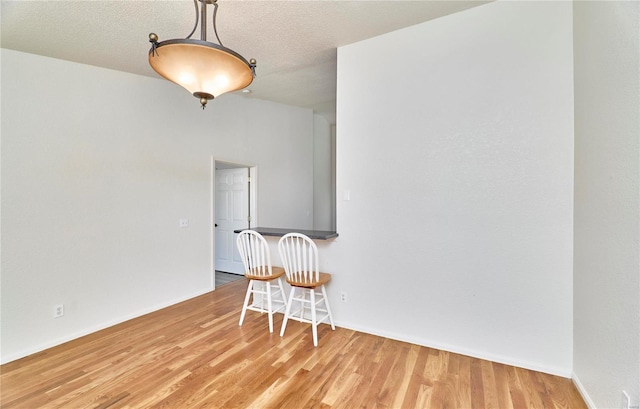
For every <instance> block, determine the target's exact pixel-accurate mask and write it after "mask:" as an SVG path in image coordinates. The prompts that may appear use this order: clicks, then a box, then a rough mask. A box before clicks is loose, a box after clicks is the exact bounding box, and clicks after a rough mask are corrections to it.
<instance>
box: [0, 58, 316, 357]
mask: <svg viewBox="0 0 640 409" xmlns="http://www.w3.org/2000/svg"><path fill="white" fill-rule="evenodd" d="M1 57H2V96H1V97H2V125H1V126H2V129H1V130H2V158H1V159H2V163H1V166H2V168H1V169H2V170H1V171H2V224H1V228H2V261H1V268H2V272H1V274H2V276H1V291H2V293H1V314H2V315H1V322H2V335H1V337H2V338H1V348H2V349H1V360H2V362H7V361H9V360H13V359H16V358H18V357H21V356H24V355H26V354H28V353H31V352H34V351H37V350H40V349H43V348H45V347H48V346H52V345H55V344H57V343H60V342H62V341H65V340H68V339H71V338H74V337H76V336H79V335H82V334H85V333H87V332H91V331H93V330H96V329H99V328H102V327H105V326H108V325H110V324H113V323H116V322H119V321H122V320H125V319H127V318H130V317H133V316H137V315H140V314H142V313H145V312H148V311H151V310H154V309H157V308H159V307H162V306H166V305H169V304H172V303H175V302H177V301H179V300H183V299H186V298H189V297H192V296H195V295H197V294H201V293H204V292H206V291H209V290H210V289H211V288H212V287H211V285H212V282H211V281H212V280H211V262H210V256H211V250H210V249H211V245H212V243H211V240H210V225H211V210H210V205H211V204H210V189H211V180H210V172H211V169H210V158H211V156H214V157H216V158H224V159H226V160H229V161H233V162H238V163H248V164H253V165H256V166H257V167H258V169H259V193H258V194H259V206H260V207H259V209H258V214H259V220H260V221H261V223H264V224H265V225H273V226H281V225H289V224H294V225H298V226H300V227H302V228H311V227H312V225H313V214H312V213H311V214H310V215H308V214H307V212H308V211H309V210H311V211H312V210H313V131H314V129H313V112H312V111H311V110H308V109H302V108H294V107H289V106H284V105H280V104H274V103H269V102H264V101H257V100H247V99H245V98H243V97H241V96H236V95H225V96H223V97H221V98H220V99H218V100H216V101H213V102H211V103H210V104H209V105H208V106H207V108H206V110H204V111H202V110H201V109H200V108H199V104H198V101H197V100H196V99H195V98H193V97H192V96H191V95H189V93H188V92H186V91H184V90H183V89H182V88H180V87H178V86H176V85H174V84H171V83H169V82H167V81H164V80H160V79H152V78H147V77H141V76H135V75H131V74H126V73H121V72H117V71H110V70H105V69H101V68H96V67H91V66H85V65H80V64H74V63H70V62H65V61H60V60H54V59H50V58H45V57H39V56H35V55H29V54H23V53H19V52H15V51H11V50H5V49H3V50H2V55H1ZM294 199H295V200H294ZM180 218H187V219H189V221H190V227H189V228H188V229H179V228H178V220H179V219H180ZM59 303H64V305H65V315H64V317H61V318H57V319H54V318H53V308H54V305H55V304H59Z"/></svg>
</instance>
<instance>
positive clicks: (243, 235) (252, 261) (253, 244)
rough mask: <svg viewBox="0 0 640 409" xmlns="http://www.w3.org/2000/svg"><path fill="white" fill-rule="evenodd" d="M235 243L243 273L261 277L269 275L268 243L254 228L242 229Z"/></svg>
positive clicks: (269, 257)
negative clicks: (242, 265)
mask: <svg viewBox="0 0 640 409" xmlns="http://www.w3.org/2000/svg"><path fill="white" fill-rule="evenodd" d="M236 244H237V245H238V252H239V253H240V258H241V259H242V264H244V272H245V274H250V275H254V276H261V277H265V276H270V275H271V255H270V253H269V245H268V244H267V241H266V240H265V238H264V237H262V235H261V234H260V233H258V232H257V231H254V230H243V231H241V232H240V234H238V238H237V239H236Z"/></svg>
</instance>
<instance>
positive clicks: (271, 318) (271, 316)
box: [265, 281, 273, 332]
mask: <svg viewBox="0 0 640 409" xmlns="http://www.w3.org/2000/svg"><path fill="white" fill-rule="evenodd" d="M265 285H266V286H267V315H268V316H269V332H273V306H272V305H271V282H270V281H267V282H266V283H265Z"/></svg>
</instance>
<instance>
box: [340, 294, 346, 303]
mask: <svg viewBox="0 0 640 409" xmlns="http://www.w3.org/2000/svg"><path fill="white" fill-rule="evenodd" d="M340 301H342V302H347V293H346V292H344V291H343V292H341V293H340Z"/></svg>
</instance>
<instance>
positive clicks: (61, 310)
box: [53, 304, 64, 318]
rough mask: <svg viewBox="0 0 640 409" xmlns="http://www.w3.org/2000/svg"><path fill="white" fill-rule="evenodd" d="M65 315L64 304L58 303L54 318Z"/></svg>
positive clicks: (54, 308) (54, 309) (54, 310)
mask: <svg viewBox="0 0 640 409" xmlns="http://www.w3.org/2000/svg"><path fill="white" fill-rule="evenodd" d="M63 315H64V304H58V305H56V306H55V307H53V318H60V317H62V316H63Z"/></svg>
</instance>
